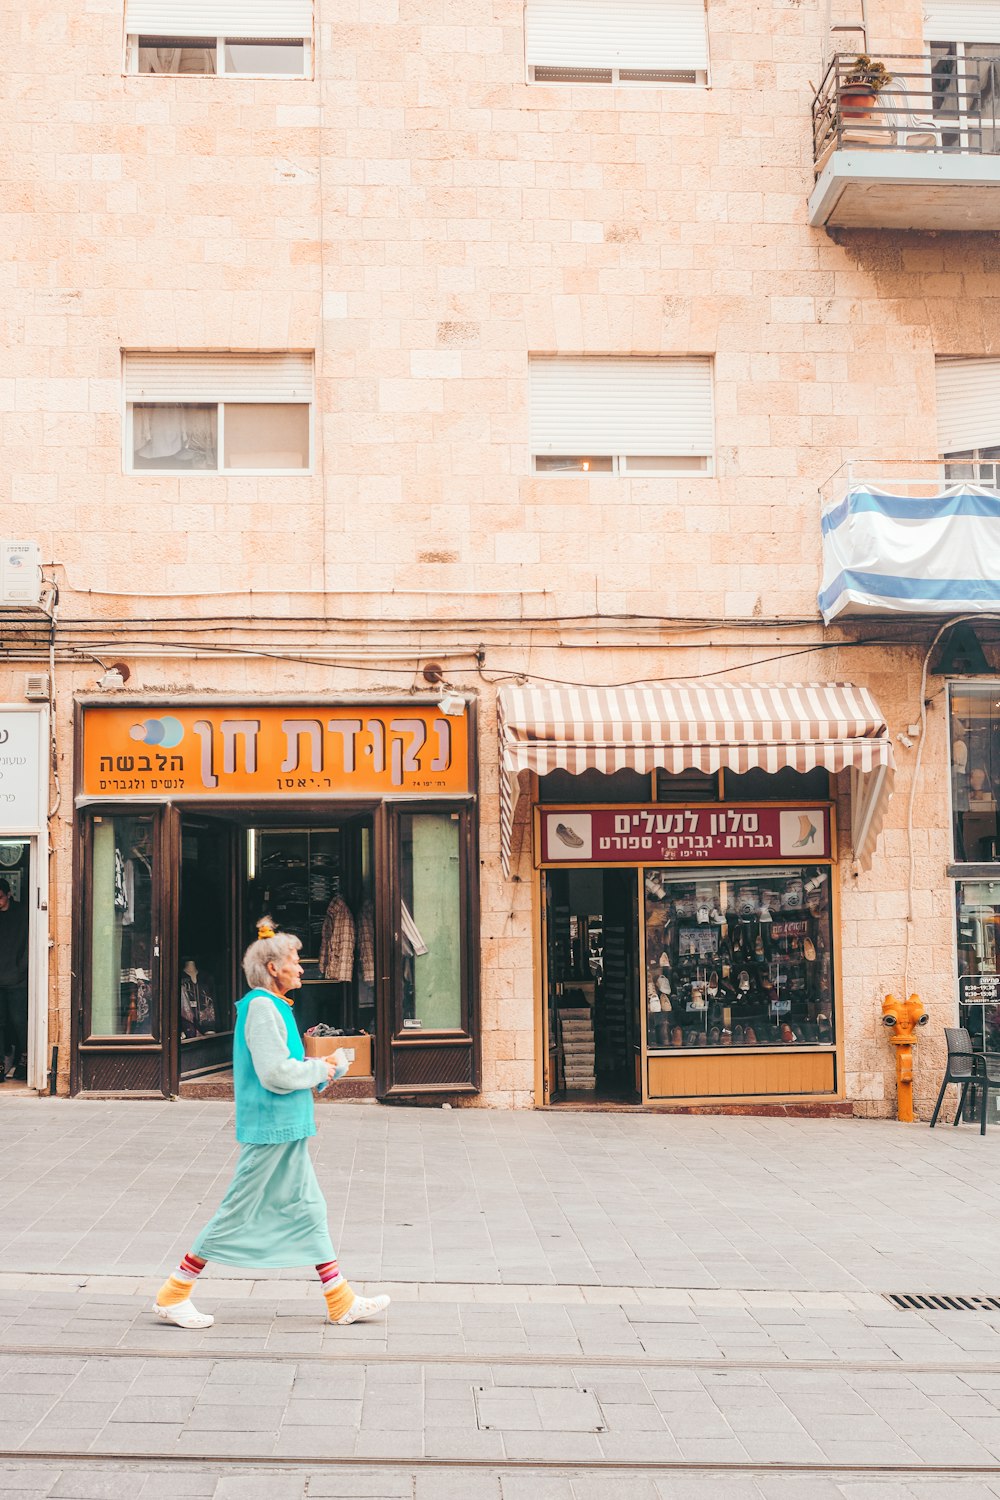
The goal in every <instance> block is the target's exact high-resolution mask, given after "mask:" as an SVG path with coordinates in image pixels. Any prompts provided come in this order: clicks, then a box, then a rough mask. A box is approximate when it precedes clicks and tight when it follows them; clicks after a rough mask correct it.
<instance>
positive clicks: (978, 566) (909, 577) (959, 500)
mask: <svg viewBox="0 0 1000 1500" xmlns="http://www.w3.org/2000/svg"><path fill="white" fill-rule="evenodd" d="M822 527H823V583H822V586H821V588H820V594H819V607H820V609H821V610H822V612H823V619H824V620H825V621H826V623H827V624H828V625H829V623H830V621H831V620H834V619H836V618H837V616H838V615H844V614H846V615H863V614H885V613H901V614H915V615H916V614H919V615H955V614H972V613H974V612H976V611H979V610H996V609H1000V496H998V495H997V492H996V491H995V490H988V489H984V488H982V487H981V486H979V485H969V484H958V485H953V486H951V487H950V488H949V489H946V490H942V491H941V492H940V494H937V495H931V496H929V497H925V498H919V499H915V498H913V497H911V496H908V495H894V494H891V493H890V492H889V491H888V490H882V489H877V488H875V487H874V486H871V485H853V486H852V487H851V488H850V489H849V490H848V492H847V494H846V495H845V497H844V498H843V499H842V500H840V501H838V502H837V503H835V504H833V505H830V506H828V507H827V508H826V509H825V510H824V512H823V517H822Z"/></svg>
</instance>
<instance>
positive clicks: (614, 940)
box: [543, 869, 641, 1104]
mask: <svg viewBox="0 0 1000 1500" xmlns="http://www.w3.org/2000/svg"><path fill="white" fill-rule="evenodd" d="M543 880H544V897H545V899H544V903H543V911H544V920H545V924H546V926H545V950H546V958H547V964H546V968H547V977H546V990H547V1006H546V1020H547V1031H548V1056H547V1071H546V1080H545V1082H546V1089H545V1092H546V1095H547V1098H548V1102H549V1103H553V1104H569V1103H572V1104H582V1103H587V1102H591V1101H593V1102H598V1101H602V1100H604V1101H609V1102H610V1101H615V1102H618V1103H624V1102H629V1103H633V1102H637V1101H638V1100H639V1098H640V1097H641V1080H640V1073H639V1060H640V1050H639V1032H638V1019H637V1007H638V999H637V997H638V974H637V966H636V956H637V954H638V950H639V926H638V911H637V897H636V879H635V872H634V871H633V870H616V869H573V870H550V871H548V872H547V873H546V874H545V875H544V876H543Z"/></svg>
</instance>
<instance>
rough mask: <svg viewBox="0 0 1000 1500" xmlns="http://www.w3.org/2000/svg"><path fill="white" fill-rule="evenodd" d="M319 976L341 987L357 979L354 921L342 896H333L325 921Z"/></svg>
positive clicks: (321, 939) (320, 944)
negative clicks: (354, 977) (354, 976)
mask: <svg viewBox="0 0 1000 1500" xmlns="http://www.w3.org/2000/svg"><path fill="white" fill-rule="evenodd" d="M319 972H320V973H321V974H322V975H323V977H324V979H333V980H336V982H337V983H338V984H350V982H351V979H352V978H353V975H354V918H353V916H352V915H351V908H350V907H349V906H348V904H347V902H346V901H345V900H344V898H343V896H334V898H333V900H332V901H331V902H330V905H329V906H328V907H327V909H326V916H325V917H324V918H323V932H322V935H321V937H320V943H319Z"/></svg>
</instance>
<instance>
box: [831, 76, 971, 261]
mask: <svg viewBox="0 0 1000 1500" xmlns="http://www.w3.org/2000/svg"><path fill="white" fill-rule="evenodd" d="M935 54H938V55H935ZM856 61H857V58H856V54H854V53H838V54H837V55H836V56H835V57H834V59H833V61H832V62H831V63H830V66H829V68H828V69H827V71H826V75H825V76H824V78H823V82H822V84H821V85H820V88H819V91H818V93H817V94H816V97H815V99H814V100H813V112H812V116H813V161H814V164H815V172H816V185H815V187H814V189H813V191H812V194H811V196H810V199H809V223H810V224H813V225H817V226H820V227H823V228H828V229H835V228H836V229H935V230H939V231H940V230H952V231H959V232H961V231H963V230H964V231H970V230H992V229H1000V97H998V96H1000V62H998V60H997V59H996V58H992V57H977V56H972V55H969V54H967V53H965V52H964V49H963V53H962V55H961V56H955V55H954V54H953V53H950V52H948V51H945V50H944V49H938V48H936V47H935V48H932V52H931V55H930V56H926V57H920V56H895V57H893V56H885V55H883V56H882V57H881V61H882V62H883V63H884V65H885V67H886V68H887V69H888V72H889V74H890V75H891V81H890V82H889V83H887V84H886V85H885V86H884V87H883V88H881V89H880V90H879V91H878V92H877V93H874V94H872V93H871V92H869V93H867V95H866V94H865V93H864V91H863V88H862V86H861V85H858V84H856V83H852V81H851V75H852V73H856Z"/></svg>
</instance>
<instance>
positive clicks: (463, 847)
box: [376, 801, 479, 1098]
mask: <svg viewBox="0 0 1000 1500" xmlns="http://www.w3.org/2000/svg"><path fill="white" fill-rule="evenodd" d="M379 826H380V831H381V838H382V840H383V841H384V845H385V846H387V848H388V854H389V858H388V861H387V862H386V861H377V865H379V866H380V867H381V868H383V869H386V868H387V873H388V879H387V880H385V881H383V882H381V883H380V887H379V899H380V903H381V905H382V909H383V914H384V915H383V919H382V920H381V921H380V922H379V923H378V927H379V929H380V935H381V939H382V941H383V943H384V945H385V948H386V949H387V950H388V951H384V961H383V964H382V965H381V966H380V967H381V972H382V974H383V975H384V976H385V989H386V992H387V993H386V1003H385V1004H383V1005H381V1006H380V1007H379V1010H380V1015H379V1045H378V1049H377V1050H378V1065H377V1071H376V1092H377V1094H378V1096H379V1097H380V1098H384V1097H388V1096H392V1095H395V1096H397V1097H399V1096H403V1095H413V1094H438V1093H445V1094H447V1093H474V1092H476V1091H477V1090H478V1088H479V1036H478V1029H479V1006H478V970H477V958H478V947H479V919H478V905H477V901H476V891H475V889H474V881H473V872H474V871H475V869H476V864H475V847H474V839H475V826H474V818H473V816H472V808H471V806H467V805H462V806H459V807H456V806H455V805H454V804H446V805H440V804H437V805H435V804H434V803H431V802H425V801H421V802H420V803H419V804H414V803H413V802H409V803H406V804H402V803H386V804H383V807H382V809H381V811H380V819H379Z"/></svg>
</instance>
